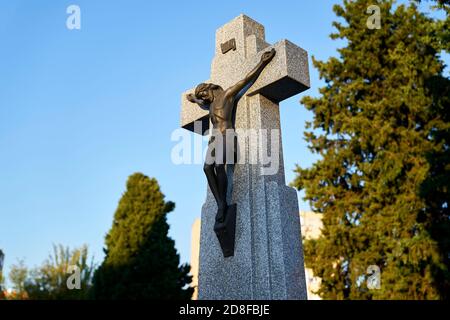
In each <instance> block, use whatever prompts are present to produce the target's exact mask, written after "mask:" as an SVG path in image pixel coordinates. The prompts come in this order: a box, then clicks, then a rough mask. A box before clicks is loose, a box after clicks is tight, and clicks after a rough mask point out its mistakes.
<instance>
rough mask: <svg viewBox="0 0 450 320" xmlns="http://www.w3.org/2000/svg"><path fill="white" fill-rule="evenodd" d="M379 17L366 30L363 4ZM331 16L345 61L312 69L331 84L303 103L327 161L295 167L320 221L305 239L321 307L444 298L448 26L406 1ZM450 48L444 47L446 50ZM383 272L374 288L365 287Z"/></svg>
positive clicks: (311, 135)
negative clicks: (314, 235) (373, 271)
mask: <svg viewBox="0 0 450 320" xmlns="http://www.w3.org/2000/svg"><path fill="white" fill-rule="evenodd" d="M372 4H376V5H378V6H379V8H380V9H381V11H380V13H381V28H380V29H373V30H371V29H368V28H367V19H368V18H369V14H367V13H366V11H367V8H368V7H369V6H370V5H372ZM333 9H334V12H335V13H336V15H337V16H338V17H340V18H342V19H343V22H334V23H333V25H334V26H335V27H336V29H337V32H336V33H335V34H332V35H331V38H332V39H337V38H340V39H343V40H344V41H345V46H344V47H343V48H341V49H339V50H338V52H339V57H338V58H336V57H332V58H330V59H329V60H328V61H325V62H323V61H317V60H315V59H314V66H315V67H316V68H317V69H318V70H319V72H320V76H321V78H323V79H324V80H325V82H326V85H325V86H324V87H323V88H321V89H320V95H319V96H318V97H316V98H313V97H305V98H304V99H302V103H303V104H304V105H305V106H306V108H307V109H308V110H310V111H312V112H313V114H314V120H313V122H312V123H308V124H307V128H308V131H307V132H306V133H305V139H306V140H307V142H308V144H309V148H310V149H311V150H312V152H315V153H317V154H319V155H320V156H321V159H320V160H319V161H317V162H316V163H314V164H313V166H312V167H311V168H301V167H297V169H296V171H297V177H296V180H295V181H294V183H293V184H294V185H295V186H296V187H297V188H298V189H301V190H304V191H305V199H306V200H308V201H309V202H310V204H311V207H312V208H313V210H314V211H315V212H319V213H322V214H323V229H322V234H321V237H320V238H318V239H316V240H308V241H306V242H305V261H306V265H307V266H308V267H310V268H312V269H313V272H314V274H315V275H316V276H318V277H320V278H321V279H322V283H321V287H320V290H319V294H320V295H321V296H322V298H325V299H444V298H448V297H449V289H450V286H449V283H450V276H449V253H450V246H449V240H450V224H449V210H448V199H449V197H448V187H449V181H450V176H449V171H450V165H449V141H450V140H449V123H450V122H449V105H450V103H449V102H450V101H449V97H450V90H449V88H450V85H449V80H448V79H447V78H445V77H444V76H443V70H444V64H443V62H442V61H441V60H440V58H439V51H440V50H442V41H441V40H440V39H441V36H442V30H439V26H441V25H442V24H441V22H439V23H438V22H437V21H435V20H433V19H431V18H429V17H427V16H425V15H424V14H422V13H421V12H419V11H418V9H417V7H416V5H415V4H414V3H413V2H411V3H410V4H408V5H398V6H394V3H393V1H390V0H384V1H378V2H375V3H374V2H373V1H367V0H356V1H355V0H354V1H347V0H346V1H344V2H343V5H335V6H334V8H333ZM447 45H448V44H447ZM370 266H377V267H378V268H379V270H380V276H381V278H380V279H381V282H380V288H379V289H373V288H370V287H368V286H367V280H368V278H369V273H368V268H369V267H370Z"/></svg>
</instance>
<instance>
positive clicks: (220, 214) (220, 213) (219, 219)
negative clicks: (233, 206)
mask: <svg viewBox="0 0 450 320" xmlns="http://www.w3.org/2000/svg"><path fill="white" fill-rule="evenodd" d="M227 208H228V206H223V207H219V208H218V209H217V215H216V223H224V222H225V215H226V213H227Z"/></svg>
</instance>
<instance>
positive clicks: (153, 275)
mask: <svg viewBox="0 0 450 320" xmlns="http://www.w3.org/2000/svg"><path fill="white" fill-rule="evenodd" d="M174 206H175V204H174V203H173V202H170V201H169V202H165V201H164V195H163V194H162V193H161V191H160V188H159V185H158V182H157V181H156V180H155V179H150V178H149V177H147V176H145V175H143V174H141V173H136V174H133V175H131V176H130V177H129V178H128V181H127V190H126V192H125V193H124V194H123V196H122V198H121V200H120V202H119V206H118V208H117V210H116V212H115V215H114V220H113V225H112V228H111V230H110V231H109V233H108V234H107V235H106V239H105V243H106V248H105V255H106V256H105V259H104V261H103V263H102V265H101V266H100V267H99V269H98V270H96V272H95V276H94V287H93V297H94V298H96V299H190V298H191V296H192V292H193V289H192V288H190V287H188V285H189V283H190V282H191V276H189V270H190V268H189V266H188V265H182V266H179V263H180V261H179V260H180V259H179V256H178V254H177V252H176V249H175V243H174V241H173V240H172V239H170V238H169V237H168V231H169V225H168V223H167V219H166V215H167V213H169V212H171V211H172V210H173V209H174Z"/></svg>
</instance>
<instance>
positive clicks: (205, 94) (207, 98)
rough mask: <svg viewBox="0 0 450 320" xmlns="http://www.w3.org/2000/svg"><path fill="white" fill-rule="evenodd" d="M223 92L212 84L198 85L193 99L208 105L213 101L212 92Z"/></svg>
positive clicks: (219, 87)
mask: <svg viewBox="0 0 450 320" xmlns="http://www.w3.org/2000/svg"><path fill="white" fill-rule="evenodd" d="M217 90H223V89H222V87H221V86H218V85H216V84H213V83H200V84H199V85H198V86H197V88H195V97H196V98H197V99H199V100H202V101H203V102H204V103H205V104H210V103H212V102H213V101H214V92H215V91H217Z"/></svg>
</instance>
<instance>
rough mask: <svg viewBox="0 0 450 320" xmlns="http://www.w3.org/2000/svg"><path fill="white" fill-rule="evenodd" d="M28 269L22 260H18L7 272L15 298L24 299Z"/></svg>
mask: <svg viewBox="0 0 450 320" xmlns="http://www.w3.org/2000/svg"><path fill="white" fill-rule="evenodd" d="M28 273H29V271H28V268H27V266H26V265H25V262H24V260H19V261H18V262H17V263H16V264H13V265H12V266H11V269H10V271H9V280H10V281H11V284H12V289H13V290H14V291H15V295H16V297H17V298H19V299H20V298H26V297H27V295H26V291H25V283H26V281H27V278H28Z"/></svg>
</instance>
